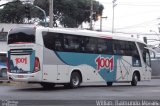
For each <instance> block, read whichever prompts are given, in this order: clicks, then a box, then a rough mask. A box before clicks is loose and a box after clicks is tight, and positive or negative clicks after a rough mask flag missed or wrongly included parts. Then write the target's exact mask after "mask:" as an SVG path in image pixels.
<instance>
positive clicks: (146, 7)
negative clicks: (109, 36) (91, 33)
mask: <svg viewBox="0 0 160 106" xmlns="http://www.w3.org/2000/svg"><path fill="white" fill-rule="evenodd" d="M97 1H99V2H100V3H102V4H103V5H104V11H103V16H107V17H108V19H107V20H106V19H103V27H104V29H107V30H111V29H112V16H113V15H112V12H113V8H112V0H97ZM116 4H117V5H116V7H115V8H114V10H115V11H114V12H115V14H114V16H115V21H114V26H115V31H120V32H121V31H122V32H137V33H138V32H139V33H140V32H141V33H150V30H154V31H156V32H157V33H158V32H159V31H158V23H160V0H117V1H116ZM158 18H159V19H158ZM95 26H98V24H96V25H95ZM152 33H153V32H152Z"/></svg>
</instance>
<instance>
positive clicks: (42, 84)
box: [40, 82, 55, 89]
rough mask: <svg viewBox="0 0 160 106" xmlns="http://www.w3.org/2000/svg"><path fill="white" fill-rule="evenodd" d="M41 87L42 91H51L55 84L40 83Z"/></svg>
mask: <svg viewBox="0 0 160 106" xmlns="http://www.w3.org/2000/svg"><path fill="white" fill-rule="evenodd" d="M40 84H41V86H42V87H43V88H44V89H53V88H54V87H55V84H54V83H45V82H43V83H40Z"/></svg>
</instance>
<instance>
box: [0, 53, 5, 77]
mask: <svg viewBox="0 0 160 106" xmlns="http://www.w3.org/2000/svg"><path fill="white" fill-rule="evenodd" d="M6 59H7V58H6V52H0V78H1V79H7V66H6Z"/></svg>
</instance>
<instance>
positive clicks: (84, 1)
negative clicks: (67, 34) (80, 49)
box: [0, 0, 103, 27]
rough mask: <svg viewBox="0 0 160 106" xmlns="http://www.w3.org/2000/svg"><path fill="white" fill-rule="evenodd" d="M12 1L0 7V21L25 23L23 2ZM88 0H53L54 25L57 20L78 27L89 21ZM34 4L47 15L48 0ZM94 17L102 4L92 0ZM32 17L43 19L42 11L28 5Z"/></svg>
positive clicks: (100, 11)
mask: <svg viewBox="0 0 160 106" xmlns="http://www.w3.org/2000/svg"><path fill="white" fill-rule="evenodd" d="M14 1H15V2H14V3H9V4H7V5H5V6H4V8H3V9H0V22H1V23H18V24H20V23H25V18H26V14H25V4H24V3H22V2H21V1H20V0H14ZM90 1H91V0H54V11H53V12H54V25H56V26H57V23H56V22H57V21H59V22H60V24H61V25H62V26H64V27H78V26H79V25H81V24H82V22H89V21H90ZM34 5H35V6H39V7H41V8H42V9H43V10H45V11H46V15H47V16H49V0H35V1H34ZM93 5H94V6H93V9H94V13H95V14H94V17H93V20H94V21H97V19H98V18H97V17H98V16H99V15H102V11H103V5H102V4H100V3H99V2H97V1H95V0H93ZM29 7H30V10H31V12H30V14H31V17H32V18H39V19H41V20H43V19H44V14H43V13H42V11H40V10H38V9H37V8H34V6H33V5H29Z"/></svg>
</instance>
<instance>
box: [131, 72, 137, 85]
mask: <svg viewBox="0 0 160 106" xmlns="http://www.w3.org/2000/svg"><path fill="white" fill-rule="evenodd" d="M137 82H138V76H137V74H136V73H134V74H133V77H132V81H131V85H132V86H137Z"/></svg>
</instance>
